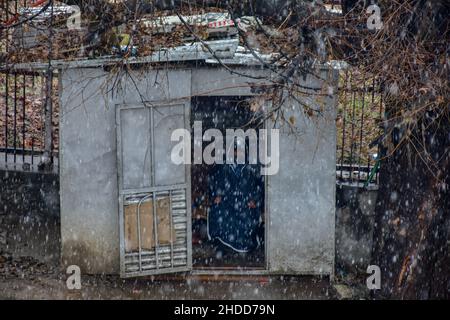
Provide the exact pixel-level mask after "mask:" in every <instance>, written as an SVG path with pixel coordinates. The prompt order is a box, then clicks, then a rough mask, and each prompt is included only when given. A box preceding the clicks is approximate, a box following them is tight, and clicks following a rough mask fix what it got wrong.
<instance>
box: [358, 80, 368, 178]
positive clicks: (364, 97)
mask: <svg viewBox="0 0 450 320" xmlns="http://www.w3.org/2000/svg"><path fill="white" fill-rule="evenodd" d="M362 90H363V92H362V106H361V123H360V131H359V155H358V183H359V181H360V180H361V167H362V160H361V159H362V145H363V130H364V106H365V103H366V101H365V100H366V73H365V72H364V74H363V89H362Z"/></svg>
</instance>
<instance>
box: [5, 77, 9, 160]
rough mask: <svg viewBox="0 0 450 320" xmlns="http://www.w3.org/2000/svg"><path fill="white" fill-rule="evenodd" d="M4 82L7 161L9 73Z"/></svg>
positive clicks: (6, 150)
mask: <svg viewBox="0 0 450 320" xmlns="http://www.w3.org/2000/svg"><path fill="white" fill-rule="evenodd" d="M5 77H6V83H5V163H8V104H9V73H6V75H5Z"/></svg>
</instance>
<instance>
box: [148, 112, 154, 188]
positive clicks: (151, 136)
mask: <svg viewBox="0 0 450 320" xmlns="http://www.w3.org/2000/svg"><path fill="white" fill-rule="evenodd" d="M149 112H150V159H151V160H150V161H151V164H150V184H151V186H152V187H154V186H155V143H154V141H155V139H154V138H155V132H154V131H155V128H154V119H153V118H154V110H153V107H150V108H149Z"/></svg>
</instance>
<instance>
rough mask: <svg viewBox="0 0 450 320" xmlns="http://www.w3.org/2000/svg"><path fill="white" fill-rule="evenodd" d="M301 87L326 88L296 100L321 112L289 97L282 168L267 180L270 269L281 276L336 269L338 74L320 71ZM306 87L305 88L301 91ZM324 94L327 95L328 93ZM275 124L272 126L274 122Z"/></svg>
mask: <svg viewBox="0 0 450 320" xmlns="http://www.w3.org/2000/svg"><path fill="white" fill-rule="evenodd" d="M320 75H321V78H322V79H326V81H324V82H323V81H322V80H319V79H317V78H315V77H313V76H308V77H307V78H306V80H305V81H304V82H303V83H302V84H301V85H303V86H308V87H313V88H322V89H323V90H321V91H319V92H316V93H318V94H311V95H298V99H300V100H301V101H302V103H305V104H306V105H308V106H311V107H313V108H314V109H322V110H321V112H320V114H318V113H312V115H311V116H306V115H305V112H304V107H303V106H301V105H300V104H299V103H298V102H297V100H295V99H287V101H286V102H285V105H284V118H285V120H287V121H290V122H291V125H287V124H286V123H284V124H283V123H280V122H278V123H275V126H276V127H279V128H281V132H280V168H279V172H278V174H276V175H273V176H269V178H268V181H269V182H268V200H269V201H268V202H269V203H268V206H269V208H268V209H269V235H268V236H269V237H268V259H269V270H270V271H271V272H273V273H283V274H330V275H333V273H334V233H335V184H336V178H335V176H336V160H335V152H336V126H335V99H334V98H332V97H330V96H327V95H330V94H331V96H334V95H333V92H336V90H337V88H336V86H337V74H336V72H334V71H325V70H322V71H321V73H320ZM302 91H303V90H302ZM323 94H325V95H326V96H324V95H323ZM272 125H273V124H272Z"/></svg>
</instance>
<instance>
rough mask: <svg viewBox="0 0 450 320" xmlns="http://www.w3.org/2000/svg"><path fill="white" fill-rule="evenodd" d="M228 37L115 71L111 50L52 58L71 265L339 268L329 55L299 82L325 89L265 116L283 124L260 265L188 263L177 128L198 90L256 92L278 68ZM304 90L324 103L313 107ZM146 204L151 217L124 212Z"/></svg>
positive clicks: (88, 269) (254, 270)
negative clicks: (91, 56) (173, 135)
mask: <svg viewBox="0 0 450 320" xmlns="http://www.w3.org/2000/svg"><path fill="white" fill-rule="evenodd" d="M211 46H214V44H211ZM221 48H222V47H218V49H217V50H216V55H217V56H220V58H221V59H222V60H221V61H222V63H218V62H217V60H216V59H215V57H213V56H212V55H211V54H210V53H209V52H207V51H205V50H197V49H198V48H197V49H196V50H193V49H192V46H191V47H189V46H186V47H184V48H175V49H171V50H167V51H165V52H164V53H161V52H158V53H157V54H154V55H153V56H149V57H146V58H132V59H128V60H127V62H126V67H125V68H122V69H120V71H117V67H116V64H115V63H116V61H114V59H98V60H84V61H74V62H61V63H55V64H54V67H55V68H57V69H58V70H59V71H58V72H59V78H60V89H59V94H60V108H61V109H60V119H61V120H60V196H61V235H62V262H63V264H64V265H78V266H80V267H81V269H82V272H85V273H108V274H109V273H120V274H121V275H122V276H124V277H130V276H140V275H150V274H163V273H170V272H191V273H194V274H211V273H214V274H217V273H228V274H289V275H304V274H308V275H310V274H311V275H312V274H314V275H318V274H320V275H331V276H332V275H333V270H334V256H335V249H334V246H335V185H336V181H335V174H336V169H335V166H336V159H335V154H336V127H335V107H336V106H335V105H336V99H335V96H334V93H335V92H336V87H337V79H338V78H337V70H335V69H333V68H330V67H327V66H321V67H317V69H316V72H317V76H311V75H308V76H306V77H305V78H304V79H303V82H302V83H301V85H303V86H305V87H310V88H319V89H320V92H322V93H323V94H319V95H318V94H317V92H318V91H317V90H316V91H310V92H311V94H310V95H308V94H305V95H302V96H299V98H298V100H295V99H286V100H285V101H284V106H283V108H284V118H285V119H289V121H288V122H289V124H287V123H284V122H280V121H277V122H275V121H274V119H272V118H269V119H268V120H267V121H266V123H265V126H266V127H267V128H272V127H276V128H279V129H280V143H279V152H280V158H279V160H280V165H279V171H278V173H277V174H274V175H270V176H266V177H265V206H264V208H265V209H264V213H263V214H264V217H263V218H264V220H265V229H264V237H265V241H264V248H263V256H264V258H263V260H262V262H261V264H259V265H258V267H251V266H250V267H236V268H228V267H221V266H220V265H219V266H217V265H216V266H214V267H210V268H202V267H196V266H195V263H193V254H194V252H193V248H192V241H193V239H192V228H193V227H192V219H193V214H192V210H193V209H192V208H193V203H192V188H193V185H192V183H193V179H192V177H191V167H190V166H189V165H175V164H173V163H172V162H171V161H170V149H171V148H172V146H173V144H174V142H171V140H170V132H171V131H173V130H174V129H176V128H180V127H181V128H186V129H188V130H191V127H192V119H193V115H192V110H193V108H194V106H193V104H194V100H196V99H197V98H198V97H248V98H252V97H256V96H258V95H260V94H261V93H260V91H258V90H254V88H255V87H258V85H261V84H264V83H265V82H267V79H270V78H271V77H272V78H274V77H276V76H277V75H276V74H274V73H273V72H271V71H269V70H267V69H265V68H263V67H262V66H261V64H260V60H259V59H255V58H254V57H252V56H251V55H250V54H248V53H239V51H237V50H236V47H234V48H233V47H231V49H230V46H225V49H223V48H222V49H221ZM261 57H262V59H263V58H264V57H263V56H261ZM230 70H232V71H233V72H230ZM242 74H246V75H251V76H252V77H244V76H242ZM305 91H307V92H308V90H307V89H305ZM258 92H259V93H258ZM197 100H198V99H197ZM299 101H300V102H301V103H302V104H307V105H309V106H311V107H312V108H313V109H320V110H321V112H320V113H314V114H312V115H310V116H309V115H307V114H306V113H305V111H304V107H303V106H302V105H301V104H300V103H299ZM144 206H147V208H148V210H147V209H146V210H147V211H148V212H150V216H148V217H147V216H145V215H144V214H143V212H142V213H141V214H139V213H138V215H137V218H136V216H134V217H131V216H127V212H135V211H136V208H138V209H137V211H139V210H140V209H139V208H141V207H142V208H144ZM130 210H131V211H130ZM143 210H144V209H143ZM160 213H163V214H166V215H167V216H165V217H162V216H160ZM130 219H131V220H130ZM133 219H134V220H133ZM145 219H150V220H145ZM163 219H165V220H166V221H168V222H167V225H165V226H163V225H161V224H160V223H161V221H162V220H163ZM130 221H131V222H130ZM130 223H135V224H136V226H135V229H134V230H137V235H135V236H134V237H135V238H134V241H135V242H136V241H137V242H136V243H134V245H131V246H130V245H129V243H128V244H127V243H126V241H127V239H128V240H130V239H129V235H127V230H126V229H127V228H128V227H129V224H130ZM143 224H147V226H151V227H154V229H153V230H155V232H153V230H150V231H149V230H147V229H145V228H142V225H143ZM149 232H150V233H149ZM158 233H159V235H158ZM164 234H165V235H166V236H167V237H168V241H165V240H164V239H162V237H164ZM149 235H151V237H152V239H153V240H152V239H147V238H146V237H148V236H149ZM166 240H167V239H166ZM133 246H135V248H132V247H133Z"/></svg>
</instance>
